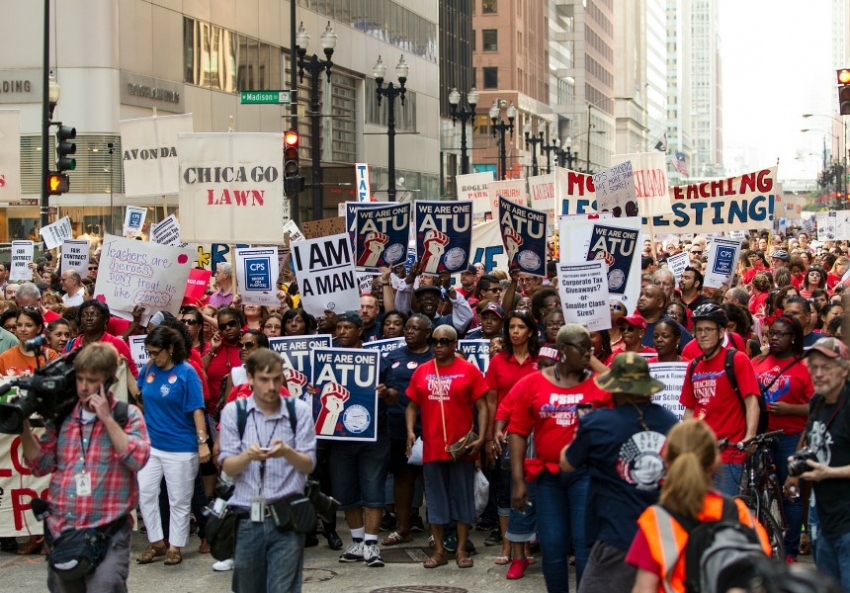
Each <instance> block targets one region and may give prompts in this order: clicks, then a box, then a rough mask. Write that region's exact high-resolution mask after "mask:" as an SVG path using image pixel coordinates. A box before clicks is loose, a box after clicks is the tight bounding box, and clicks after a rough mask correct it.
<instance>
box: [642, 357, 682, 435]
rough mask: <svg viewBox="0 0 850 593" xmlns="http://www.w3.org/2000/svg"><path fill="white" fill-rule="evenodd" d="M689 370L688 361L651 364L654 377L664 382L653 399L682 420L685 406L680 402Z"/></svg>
mask: <svg viewBox="0 0 850 593" xmlns="http://www.w3.org/2000/svg"><path fill="white" fill-rule="evenodd" d="M687 372H688V363H687V362H653V363H652V364H650V365H649V374H650V375H651V376H652V378H653V379H658V380H659V381H661V382H662V383H664V389H662V390H661V391H660V392H659V393H656V394H655V395H653V396H652V401H653V402H654V403H656V404H659V405H662V406H664V407H665V408H667V409H668V410H670V411H671V412H673V414H675V415H676V418H678V419H679V420H680V421H681V420H682V418H683V417H684V416H685V406H683V405H682V404H680V403H679V396H680V395H681V394H682V386H683V385H684V384H685V374H686V373H687Z"/></svg>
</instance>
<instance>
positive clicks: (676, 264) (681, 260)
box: [667, 251, 691, 284]
mask: <svg viewBox="0 0 850 593" xmlns="http://www.w3.org/2000/svg"><path fill="white" fill-rule="evenodd" d="M689 265H691V254H690V253H688V252H687V251H683V252H682V253H677V254H676V255H671V256H670V257H668V258H667V269H669V270H670V271H671V272H673V277H674V278H675V279H676V283H677V284H678V282H679V279H680V278H681V277H682V272H684V271H685V268H687V267H688V266H689Z"/></svg>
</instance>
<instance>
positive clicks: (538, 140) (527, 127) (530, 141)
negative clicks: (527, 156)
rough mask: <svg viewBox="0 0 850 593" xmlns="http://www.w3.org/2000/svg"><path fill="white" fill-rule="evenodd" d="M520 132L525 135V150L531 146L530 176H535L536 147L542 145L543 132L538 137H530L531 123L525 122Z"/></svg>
mask: <svg viewBox="0 0 850 593" xmlns="http://www.w3.org/2000/svg"><path fill="white" fill-rule="evenodd" d="M522 131H523V132H524V134H525V149H526V150H528V145H529V144H531V174H532V176H536V175H537V145H538V144H543V132H542V131H541V132H540V135H539V136H532V134H531V121H530V120H526V122H525V125H524V126H523V127H522Z"/></svg>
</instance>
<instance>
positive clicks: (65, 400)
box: [0, 351, 77, 434]
mask: <svg viewBox="0 0 850 593" xmlns="http://www.w3.org/2000/svg"><path fill="white" fill-rule="evenodd" d="M76 356H77V351H74V352H70V353H68V354H66V355H64V356H61V357H59V358H57V359H56V360H54V361H52V362H51V363H50V364H47V365H45V366H43V367H40V368H38V369H36V370H35V372H34V373H33V374H32V375H29V376H26V377H18V378H17V379H14V380H12V381H10V382H9V383H6V384H5V385H3V386H2V387H0V395H3V394H5V393H8V392H9V390H11V389H12V387H17V388H18V392H19V393H21V397H18V398H17V399H15V400H13V401H11V402H7V403H0V433H3V434H21V432H23V430H24V420H25V419H27V418H29V417H30V416H32V415H33V414H38V415H39V416H41V417H42V418H43V419H44V420H46V421H51V422H52V423H53V424H54V425H55V426H59V425H60V424H61V423H62V421H63V420H65V418H66V417H67V416H68V414H70V412H71V410H72V409H73V407H74V405H75V404H76V402H77V381H76V374H75V372H74V364H73V362H74V358H76Z"/></svg>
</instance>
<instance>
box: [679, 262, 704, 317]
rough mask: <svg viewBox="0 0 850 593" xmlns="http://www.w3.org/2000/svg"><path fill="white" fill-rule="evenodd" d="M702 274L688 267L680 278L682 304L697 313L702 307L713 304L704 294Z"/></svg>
mask: <svg viewBox="0 0 850 593" xmlns="http://www.w3.org/2000/svg"><path fill="white" fill-rule="evenodd" d="M702 282H703V275H702V272H700V271H699V270H697V269H696V268H692V267H691V266H688V267H687V268H685V271H684V272H682V277H681V278H679V288H680V289H681V291H682V303H683V304H685V305H686V306H687V307H688V309H690V310H691V311H695V310H696V308H697V307H699V306H700V305H704V304H706V303H709V302H711V299H710V298H708V297H707V296H704V295H703V294H702Z"/></svg>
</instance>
